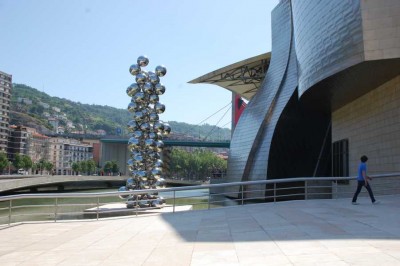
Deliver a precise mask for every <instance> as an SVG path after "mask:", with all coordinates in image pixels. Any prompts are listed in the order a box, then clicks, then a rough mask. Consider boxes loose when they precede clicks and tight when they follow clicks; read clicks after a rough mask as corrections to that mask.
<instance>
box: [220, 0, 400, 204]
mask: <svg viewBox="0 0 400 266" xmlns="http://www.w3.org/2000/svg"><path fill="white" fill-rule="evenodd" d="M378 2H379V1H375V2H374V4H373V6H376V5H378V6H379V4H378ZM371 5H372V4H371V3H369V2H368V3H360V1H343V0H334V1H332V0H322V1H303V0H281V1H280V3H279V4H278V6H277V7H276V8H275V9H274V10H273V12H272V57H271V62H270V66H269V69H268V71H267V73H266V75H265V79H264V82H263V84H262V86H261V88H260V89H259V91H258V92H257V93H256V94H255V95H254V97H253V98H252V99H251V101H250V102H249V103H248V105H247V108H246V109H245V111H244V112H243V114H242V116H241V118H240V120H239V123H238V124H237V126H236V129H235V131H234V133H233V136H232V140H231V147H230V155H229V159H228V172H227V178H228V180H227V181H228V182H235V181H248V180H263V179H273V178H285V177H294V176H296V177H300V176H315V175H325V176H327V175H329V174H330V145H331V142H330V138H331V136H330V134H331V113H332V110H334V109H336V108H339V107H340V106H342V105H343V104H346V103H347V102H349V101H352V100H354V99H355V98H357V97H360V96H361V95H363V94H365V93H366V92H368V91H370V90H372V89H374V88H376V86H378V85H380V84H382V83H383V82H385V81H387V80H389V79H390V78H393V77H394V76H396V75H398V74H399V73H400V70H399V69H400V61H399V57H400V56H397V58H396V56H393V54H394V53H393V49H392V50H389V49H387V50H388V51H389V52H391V54H390V55H391V57H387V58H388V59H387V60H383V59H386V58H384V56H382V57H379V56H375V57H374V58H373V60H374V61H368V60H371V57H372V56H373V55H375V54H374V53H373V51H372V52H371V51H367V53H366V52H365V49H366V48H365V47H367V48H368V43H366V40H376V38H379V36H378V35H379V34H381V33H380V32H377V33H376V35H377V36H371V33H369V32H368V30H366V27H367V26H368V25H370V24H373V23H375V21H372V20H371V22H368V23H365V22H364V20H365V19H366V18H369V17H371V14H370V13H371V12H370V11H365V10H367V9H368V10H370V9H371ZM399 6H400V4H399ZM363 8H364V11H363ZM368 12H370V13H368ZM379 12H380V11H379V10H378V8H376V10H375V13H379ZM375 13H374V14H375ZM375 16H377V15H376V14H375ZM378 17H379V16H378ZM395 29H396V30H395V31H394V32H395V34H398V35H400V29H398V30H397V28H395ZM366 34H367V35H368V34H369V35H368V36H367V37H365V36H364V35H366ZM387 35H388V34H387ZM384 37H386V38H387V39H388V38H389V37H391V36H384ZM398 37H399V36H397V37H396V36H395V39H396V38H398ZM396 49H398V50H396V51H400V44H399V47H398V48H396ZM360 77H362V79H360ZM252 189H255V188H254V187H253V188H252ZM258 189H259V192H253V193H252V195H246V197H260V196H261V197H262V196H263V195H264V194H265V188H264V187H260V188H258ZM225 192H226V193H227V195H229V196H233V197H235V196H236V195H235V193H236V192H238V191H237V190H236V191H235V190H233V189H230V190H226V191H225ZM228 193H229V194H228Z"/></svg>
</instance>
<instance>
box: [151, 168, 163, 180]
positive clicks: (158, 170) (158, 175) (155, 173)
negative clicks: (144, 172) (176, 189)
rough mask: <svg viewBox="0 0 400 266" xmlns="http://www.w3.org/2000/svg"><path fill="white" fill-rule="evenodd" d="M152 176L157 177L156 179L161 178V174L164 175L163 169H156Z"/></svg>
mask: <svg viewBox="0 0 400 266" xmlns="http://www.w3.org/2000/svg"><path fill="white" fill-rule="evenodd" d="M151 174H152V175H153V176H154V177H155V178H161V174H162V170H161V168H158V167H157V168H154V169H153V170H151Z"/></svg>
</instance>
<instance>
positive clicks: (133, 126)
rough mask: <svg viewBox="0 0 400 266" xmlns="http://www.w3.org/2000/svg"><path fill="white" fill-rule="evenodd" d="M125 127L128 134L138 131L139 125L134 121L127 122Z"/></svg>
mask: <svg viewBox="0 0 400 266" xmlns="http://www.w3.org/2000/svg"><path fill="white" fill-rule="evenodd" d="M127 126H128V131H129V132H133V131H135V130H138V129H139V124H138V123H137V122H136V121H135V120H131V121H129V122H128V125H127Z"/></svg>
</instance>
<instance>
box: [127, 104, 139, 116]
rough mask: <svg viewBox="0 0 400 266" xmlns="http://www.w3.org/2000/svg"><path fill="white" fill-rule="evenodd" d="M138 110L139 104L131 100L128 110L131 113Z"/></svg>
mask: <svg viewBox="0 0 400 266" xmlns="http://www.w3.org/2000/svg"><path fill="white" fill-rule="evenodd" d="M137 110H139V105H138V104H137V103H135V102H130V103H129V104H128V111H129V112H131V113H134V112H136V111H137Z"/></svg>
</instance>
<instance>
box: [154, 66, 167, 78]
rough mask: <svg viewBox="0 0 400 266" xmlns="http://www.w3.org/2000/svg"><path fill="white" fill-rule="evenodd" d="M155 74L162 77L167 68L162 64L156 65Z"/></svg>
mask: <svg viewBox="0 0 400 266" xmlns="http://www.w3.org/2000/svg"><path fill="white" fill-rule="evenodd" d="M156 74H157V76H159V77H164V76H165V74H167V68H166V67H165V66H163V65H160V66H156Z"/></svg>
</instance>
